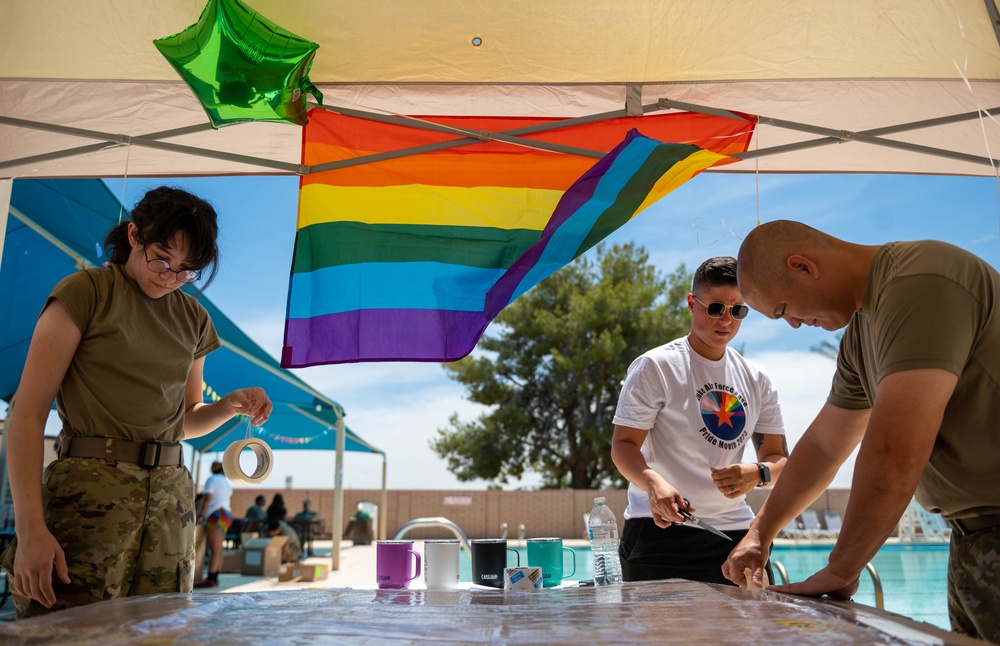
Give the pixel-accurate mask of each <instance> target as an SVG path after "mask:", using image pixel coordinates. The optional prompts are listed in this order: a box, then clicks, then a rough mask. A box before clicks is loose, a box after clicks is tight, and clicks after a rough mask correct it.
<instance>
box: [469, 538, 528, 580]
mask: <svg viewBox="0 0 1000 646" xmlns="http://www.w3.org/2000/svg"><path fill="white" fill-rule="evenodd" d="M470 543H471V544H472V583H473V584H476V585H486V586H489V587H491V588H503V571H504V569H505V568H506V567H507V552H513V553H514V556H516V557H517V566H518V567H520V566H521V555H520V554H518V553H517V550H512V549H510V548H509V547H507V539H506V538H482V539H476V540H474V541H470Z"/></svg>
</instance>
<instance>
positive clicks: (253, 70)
mask: <svg viewBox="0 0 1000 646" xmlns="http://www.w3.org/2000/svg"><path fill="white" fill-rule="evenodd" d="M153 44H154V45H156V48H157V49H158V50H160V53H161V54H163V56H164V57H166V59H167V60H168V61H169V62H170V64H171V65H173V67H174V69H175V70H177V73H178V74H180V75H181V78H182V79H184V81H185V82H186V83H187V84H188V85H189V86H191V89H192V90H193V91H194V94H195V96H196V97H197V98H198V100H199V101H201V104H202V106H204V108H205V112H207V113H208V118H209V119H210V120H211V122H212V127H213V128H218V127H219V126H224V125H228V124H231V123H240V122H243V121H288V122H290V123H294V124H297V125H300V126H304V125H305V124H306V123H307V121H308V119H307V118H306V94H312V95H313V96H314V97H315V98H316V101H318V102H319V103H320V104H322V103H323V95H322V94H321V93H320V91H319V90H317V89H316V87H315V86H314V85H313V84H312V83H311V82H310V81H309V76H308V73H309V68H310V67H312V61H313V56H315V55H316V50H317V49H318V48H319V45H317V44H316V43H313V42H310V41H308V40H305V39H303V38H300V37H298V36H296V35H295V34H293V33H291V32H289V31H286V30H284V29H282V28H281V27H279V26H277V25H275V24H274V23H273V22H271V21H270V20H268V19H267V18H265V17H264V16H262V15H260V14H258V13H257V12H256V11H254V10H253V9H251V8H250V7H248V6H247V5H245V4H244V3H242V2H240V0H208V4H207V5H205V9H204V10H203V11H202V12H201V17H200V18H198V22H196V23H195V24H193V25H191V26H190V27H188V28H187V29H185V30H184V31H182V32H180V33H179V34H174V35H173V36H167V37H165V38H160V39H157V40H154V41H153Z"/></svg>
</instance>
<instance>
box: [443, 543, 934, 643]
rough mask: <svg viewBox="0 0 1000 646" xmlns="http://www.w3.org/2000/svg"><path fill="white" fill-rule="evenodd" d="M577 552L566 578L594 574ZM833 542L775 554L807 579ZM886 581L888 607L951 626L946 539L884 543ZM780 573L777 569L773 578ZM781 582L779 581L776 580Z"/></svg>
mask: <svg viewBox="0 0 1000 646" xmlns="http://www.w3.org/2000/svg"><path fill="white" fill-rule="evenodd" d="M513 549H516V550H517V552H518V554H519V556H520V559H521V565H527V564H528V560H527V550H526V549H525V548H524V547H519V546H518V547H514V548H513ZM572 549H573V550H574V551H575V552H576V573H575V574H573V575H572V576H569V577H567V578H566V580H567V581H586V580H590V579H593V578H594V557H593V554H591V552H590V548H589V547H574V548H572ZM831 549H832V546H831V545H795V546H784V545H782V546H776V547H775V548H774V551H773V552H772V558H773V559H775V560H777V561H780V562H781V564H782V565H784V566H785V570H786V571H787V572H788V577H789V578H790V579H791V580H792V581H793V582H794V581H803V580H805V579H806V578H808V577H809V576H810V575H812V574H813V573H815V572H818V571H819V570H821V569H823V567H825V566H826V563H827V559H828V558H829V556H830V550H831ZM563 554H564V560H563V570H564V571H565V572H569V571H570V570H571V569H572V565H573V564H572V560H571V559H570V556H569V555H568V554H566V553H565V552H564V553H563ZM459 565H460V569H459V572H460V577H461V580H462V581H465V582H471V581H472V561H471V560H470V558H469V555H468V554H467V553H466V552H465V550H462V556H461V561H460V563H459ZM507 565H508V566H510V567H514V566H515V565H517V563H516V562H515V559H514V555H513V554H510V553H508V560H507ZM872 565H874V566H875V569H876V571H877V572H878V575H879V578H880V579H881V581H882V598H883V602H884V605H885V609H886V610H888V611H890V612H895V613H897V614H900V615H905V616H907V617H910V618H912V619H915V620H917V621H924V622H927V623H929V624H933V625H934V626H937V627H939V628H943V629H945V630H949V629H950V628H951V624H950V623H949V622H948V592H947V578H948V544H947V543H897V544H888V545H883V546H882V549H880V550H879V551H878V553H877V554H876V555H875V558H874V559H872ZM777 576H778V573H777V572H775V577H777ZM775 583H780V581H775ZM854 600H855V601H857V602H858V603H863V604H865V605H868V606H872V607H874V606H875V586H874V584H873V583H872V579H871V577H870V576H869V575H868V573H867V572H864V573H863V574H862V575H861V587H860V588H859V590H858V592H857V594H855V595H854Z"/></svg>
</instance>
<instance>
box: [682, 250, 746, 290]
mask: <svg viewBox="0 0 1000 646" xmlns="http://www.w3.org/2000/svg"><path fill="white" fill-rule="evenodd" d="M737 285H738V284H737V282H736V258H733V257H732V256H716V257H714V258H709V259H708V260H706V261H705V262H703V263H701V265H699V266H698V269H696V270H695V272H694V280H693V281H691V292H692V293H697V292H699V291H701V290H703V289H708V288H711V287H719V286H725V287H729V286H732V287H736V286H737Z"/></svg>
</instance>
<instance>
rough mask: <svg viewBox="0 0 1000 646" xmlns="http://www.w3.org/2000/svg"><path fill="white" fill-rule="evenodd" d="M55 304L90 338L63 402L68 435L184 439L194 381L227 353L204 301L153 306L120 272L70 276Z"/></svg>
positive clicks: (177, 297) (178, 295)
mask: <svg viewBox="0 0 1000 646" xmlns="http://www.w3.org/2000/svg"><path fill="white" fill-rule="evenodd" d="M53 299H57V300H59V301H60V302H61V303H63V304H64V305H65V306H66V309H67V310H69V315H70V317H71V318H72V319H73V322H74V323H75V324H76V326H77V328H79V329H80V332H81V334H82V335H83V336H82V338H81V339H80V345H79V347H78V348H77V350H76V353H75V354H74V355H73V360H72V361H71V362H70V364H69V369H68V370H67V371H66V376H65V378H63V381H62V384H61V385H60V387H59V392H58V394H57V396H56V409H57V410H58V413H59V417H60V419H61V420H62V424H63V428H62V434H63V435H68V436H76V435H84V436H109V437H125V438H129V439H133V440H158V441H164V442H179V441H180V440H181V439H183V437H184V408H185V401H184V386H185V384H186V383H187V377H188V373H190V371H191V366H192V364H193V363H194V360H195V359H196V358H198V357H203V356H205V355H206V354H208V353H209V352H211V351H212V350H215V349H216V348H218V347H219V346H220V345H221V344H220V342H219V337H218V335H217V334H216V332H215V326H214V325H212V319H211V318H210V317H209V315H208V312H207V311H205V308H204V307H202V306H201V304H200V303H199V302H198V301H197V299H195V298H194V297H192V296H190V295H189V294H185V293H184V292H182V291H180V290H177V291H174V292H171V293H169V294H167V295H165V296H163V297H162V298H158V299H152V298H149V297H148V296H146V295H145V294H144V293H143V292H142V290H141V289H140V288H139V285H138V284H137V283H136V282H135V281H134V280H132V279H131V278H129V277H128V275H126V274H125V273H124V271H123V270H122V267H121V266H120V265H110V266H108V267H102V268H96V269H87V270H84V271H79V272H77V273H75V274H72V275H70V276H67V277H66V278H64V279H62V280H61V281H60V282H59V283H58V284H57V285H56V286H55V287H54V288H53V290H52V293H51V294H49V299H48V300H47V301H46V303H45V305H46V306H48V304H49V302H51V301H52V300H53Z"/></svg>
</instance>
